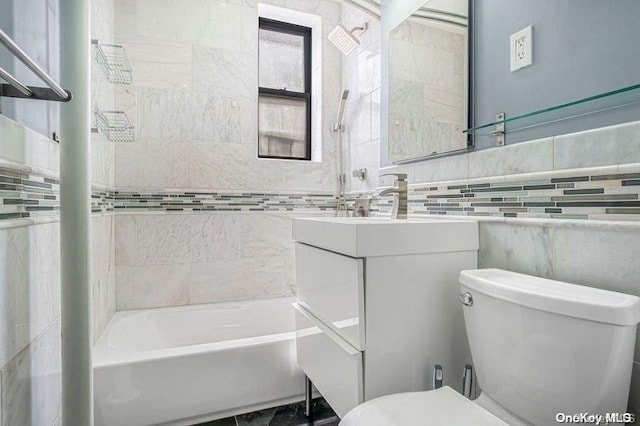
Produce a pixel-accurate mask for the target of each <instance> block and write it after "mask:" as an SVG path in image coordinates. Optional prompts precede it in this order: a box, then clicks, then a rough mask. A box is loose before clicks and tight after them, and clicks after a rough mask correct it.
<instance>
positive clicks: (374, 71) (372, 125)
mask: <svg viewBox="0 0 640 426" xmlns="http://www.w3.org/2000/svg"><path fill="white" fill-rule="evenodd" d="M342 20H343V24H344V25H345V26H346V27H348V28H352V27H356V26H360V25H362V23H363V22H367V23H368V24H369V29H368V30H367V31H366V32H365V33H363V34H362V35H360V36H358V38H359V39H360V41H361V44H360V46H359V47H358V48H357V50H356V51H354V52H353V53H351V54H350V55H348V56H344V57H343V59H342V75H343V77H342V80H343V87H344V89H347V90H349V99H348V103H347V108H346V110H345V118H344V123H345V132H344V133H343V152H344V156H345V166H344V169H345V174H346V178H347V190H348V191H363V190H368V189H375V188H376V187H377V186H378V169H379V167H380V53H381V47H380V22H379V21H377V20H376V19H372V18H371V16H369V15H367V14H366V13H364V12H362V11H360V10H359V9H356V8H353V7H351V6H349V5H346V4H343V5H342ZM364 168H366V169H367V174H366V176H365V179H363V180H361V179H358V178H354V177H353V176H352V171H353V170H356V169H364Z"/></svg>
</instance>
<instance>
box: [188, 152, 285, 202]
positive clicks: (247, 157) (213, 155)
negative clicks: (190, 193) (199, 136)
mask: <svg viewBox="0 0 640 426" xmlns="http://www.w3.org/2000/svg"><path fill="white" fill-rule="evenodd" d="M191 150H192V155H191V168H190V171H191V184H190V185H191V188H198V189H225V190H226V189H235V190H238V189H246V190H264V191H267V190H271V191H273V190H278V189H280V188H282V186H283V184H284V180H285V173H286V170H287V168H288V167H289V165H288V164H286V163H288V162H287V161H283V160H266V159H258V158H257V156H258V154H257V147H256V145H248V144H229V143H193V144H191ZM292 167H295V166H292Z"/></svg>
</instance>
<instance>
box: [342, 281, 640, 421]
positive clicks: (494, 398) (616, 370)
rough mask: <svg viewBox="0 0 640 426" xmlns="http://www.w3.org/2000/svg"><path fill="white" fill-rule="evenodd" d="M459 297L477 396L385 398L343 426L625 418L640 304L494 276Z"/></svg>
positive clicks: (445, 391) (445, 392)
mask: <svg viewBox="0 0 640 426" xmlns="http://www.w3.org/2000/svg"><path fill="white" fill-rule="evenodd" d="M460 288H461V290H462V296H461V300H465V296H466V301H467V303H465V306H464V319H465V324H466V329H467V335H468V338H469V345H470V347H471V356H472V358H473V362H474V367H475V369H476V373H477V377H478V384H479V386H480V387H481V388H482V393H481V395H480V396H479V397H478V398H477V399H476V400H475V401H471V400H469V399H467V398H465V397H464V396H462V395H461V394H459V393H458V392H457V391H455V390H453V389H451V388H449V387H443V388H440V389H437V390H432V391H426V392H410V393H400V394H394V395H388V396H384V397H381V398H377V399H373V400H371V401H368V402H365V403H364V404H361V405H359V406H358V407H356V408H354V409H353V410H351V411H350V412H349V413H348V414H347V415H346V416H345V417H344V419H343V420H342V421H341V422H340V425H341V426H396V425H397V426H413V425H429V426H431V425H443V426H444V425H446V426H457V425H460V426H463V425H464V426H467V425H476V426H481V425H505V424H506V425H530V424H534V425H552V424H557V421H556V416H557V415H558V413H560V414H578V413H593V414H605V413H624V412H625V411H626V407H627V399H628V396H629V385H630V381H631V368H632V365H633V354H634V344H635V339H636V325H637V324H638V322H640V298H638V297H636V296H630V295H627V294H621V293H615V292H611V291H606V290H600V289H595V288H591V287H585V286H579V285H574V284H567V283H563V282H559V281H552V280H547V279H543V278H537V277H532V276H528V275H523V274H518V273H514V272H508V271H503V270H500V269H481V270H473V271H462V272H461V273H460ZM467 294H468V295H467ZM469 296H470V297H469ZM461 367H462V366H461ZM445 373H446V372H445ZM450 374H451V373H450Z"/></svg>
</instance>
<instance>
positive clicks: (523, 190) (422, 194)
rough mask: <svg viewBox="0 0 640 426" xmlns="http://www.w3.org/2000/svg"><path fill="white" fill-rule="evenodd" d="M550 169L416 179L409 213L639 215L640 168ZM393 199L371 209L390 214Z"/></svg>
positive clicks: (380, 201)
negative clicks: (522, 176) (499, 177)
mask: <svg viewBox="0 0 640 426" xmlns="http://www.w3.org/2000/svg"><path fill="white" fill-rule="evenodd" d="M546 175H547V177H544V178H540V179H535V178H534V179H526V180H517V179H514V180H509V181H504V180H503V181H500V182H486V183H483V182H481V180H480V179H474V180H473V183H471V182H470V183H467V184H465V183H464V182H460V183H456V184H451V183H443V184H438V183H435V184H433V185H424V186H423V185H415V186H412V187H410V190H409V197H408V198H409V199H408V204H409V205H408V208H409V214H414V215H464V216H492V217H512V218H513V217H519V218H545V219H577V220H640V172H634V173H602V174H585V173H580V172H579V171H576V174H575V175H574V176H565V174H564V173H563V176H562V177H553V176H549V174H548V173H546ZM487 180H489V179H487ZM392 203H393V200H392V198H391V197H384V198H382V199H378V200H375V199H374V200H373V202H372V213H373V214H388V213H390V212H391V206H392Z"/></svg>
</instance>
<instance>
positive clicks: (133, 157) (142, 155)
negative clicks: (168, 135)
mask: <svg viewBox="0 0 640 426" xmlns="http://www.w3.org/2000/svg"><path fill="white" fill-rule="evenodd" d="M190 154H191V153H190V145H189V144H188V143H181V142H166V143H163V142H160V141H158V140H149V139H147V140H142V139H138V140H136V141H135V142H134V143H126V144H125V143H121V144H118V145H117V146H116V153H115V167H116V170H117V172H116V177H115V182H116V186H117V187H118V188H120V189H124V188H130V189H140V188H188V187H189V158H190Z"/></svg>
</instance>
